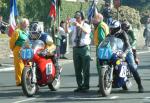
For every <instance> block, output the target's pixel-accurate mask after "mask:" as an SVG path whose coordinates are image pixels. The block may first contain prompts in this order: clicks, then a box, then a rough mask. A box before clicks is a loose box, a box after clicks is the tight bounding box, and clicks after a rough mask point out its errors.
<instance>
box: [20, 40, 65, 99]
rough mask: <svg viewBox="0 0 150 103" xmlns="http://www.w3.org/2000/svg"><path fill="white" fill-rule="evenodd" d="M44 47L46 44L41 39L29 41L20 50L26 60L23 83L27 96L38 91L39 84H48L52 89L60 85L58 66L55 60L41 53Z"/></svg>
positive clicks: (24, 60) (54, 89)
mask: <svg viewBox="0 0 150 103" xmlns="http://www.w3.org/2000/svg"><path fill="white" fill-rule="evenodd" d="M44 47H45V44H44V42H43V41H41V40H35V41H30V42H29V41H27V42H26V43H25V45H24V46H23V47H22V49H21V51H20V56H21V58H22V60H23V62H24V69H23V72H22V83H21V84H22V90H23V93H24V94H25V95H26V96H27V97H31V96H33V95H34V94H35V93H36V92H37V91H38V86H47V85H48V87H49V89H50V90H52V91H56V90H57V89H59V87H60V75H59V77H58V79H55V75H56V68H55V65H54V64H53V61H52V60H51V59H50V58H46V57H45V55H41V54H42V52H43V51H44ZM61 70H62V69H60V72H61Z"/></svg>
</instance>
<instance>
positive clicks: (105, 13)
mask: <svg viewBox="0 0 150 103" xmlns="http://www.w3.org/2000/svg"><path fill="white" fill-rule="evenodd" d="M102 14H103V16H104V22H106V24H107V25H109V24H110V23H111V22H112V9H111V7H110V3H105V8H104V10H103V12H102Z"/></svg>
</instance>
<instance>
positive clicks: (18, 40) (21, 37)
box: [9, 18, 29, 86]
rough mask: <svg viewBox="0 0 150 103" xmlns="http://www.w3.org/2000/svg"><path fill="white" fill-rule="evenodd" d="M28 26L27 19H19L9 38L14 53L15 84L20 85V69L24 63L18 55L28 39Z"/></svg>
mask: <svg viewBox="0 0 150 103" xmlns="http://www.w3.org/2000/svg"><path fill="white" fill-rule="evenodd" d="M28 26H29V21H28V19H26V18H23V19H21V20H20V23H19V28H17V29H16V30H15V31H14V32H13V35H12V37H11V38H10V42H9V43H10V49H11V50H12V51H13V55H14V65H15V77H16V85H17V86H20V85H21V75H22V70H23V68H24V63H23V61H22V59H21V58H20V57H19V52H20V49H21V47H22V46H23V44H24V43H25V41H26V40H27V39H28V34H27V33H26V30H27V28H28Z"/></svg>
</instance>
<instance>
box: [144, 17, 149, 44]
mask: <svg viewBox="0 0 150 103" xmlns="http://www.w3.org/2000/svg"><path fill="white" fill-rule="evenodd" d="M143 36H144V38H145V46H146V47H148V46H149V42H150V18H148V19H147V23H146V26H145V29H144V33H143Z"/></svg>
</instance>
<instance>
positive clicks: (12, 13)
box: [8, 0, 18, 37]
mask: <svg viewBox="0 0 150 103" xmlns="http://www.w3.org/2000/svg"><path fill="white" fill-rule="evenodd" d="M15 16H18V10H17V4H16V0H10V16H9V24H10V26H9V30H8V35H9V36H10V37H11V36H12V33H13V32H14V30H15V28H16V21H15Z"/></svg>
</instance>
